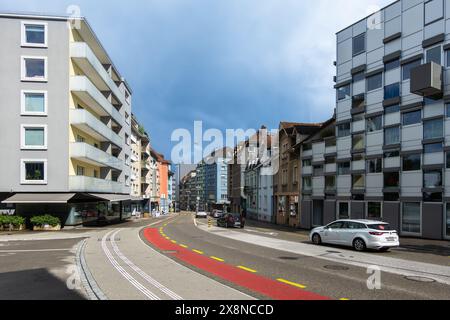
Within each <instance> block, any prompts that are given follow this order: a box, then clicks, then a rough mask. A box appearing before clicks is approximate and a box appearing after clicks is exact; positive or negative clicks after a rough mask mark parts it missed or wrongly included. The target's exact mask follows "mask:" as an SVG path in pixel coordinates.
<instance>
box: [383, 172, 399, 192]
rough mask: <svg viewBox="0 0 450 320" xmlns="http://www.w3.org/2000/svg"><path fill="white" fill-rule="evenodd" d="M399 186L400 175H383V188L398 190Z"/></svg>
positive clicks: (390, 173)
mask: <svg viewBox="0 0 450 320" xmlns="http://www.w3.org/2000/svg"><path fill="white" fill-rule="evenodd" d="M399 186H400V173H398V172H389V173H385V174H384V187H385V188H398V187H399Z"/></svg>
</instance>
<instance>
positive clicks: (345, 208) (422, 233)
mask: <svg viewBox="0 0 450 320" xmlns="http://www.w3.org/2000/svg"><path fill="white" fill-rule="evenodd" d="M449 200H450V199H449ZM301 212H302V214H301V224H300V227H301V228H304V229H311V228H314V227H317V226H323V225H327V224H329V223H331V222H333V221H335V220H338V219H369V220H381V221H385V222H388V223H390V225H391V226H392V228H394V229H395V230H397V231H398V232H399V233H400V235H401V236H411V237H418V238H425V239H433V240H442V239H447V240H450V201H449V202H444V203H440V202H437V203H435V202H423V201H422V199H404V200H402V201H395V202H390V201H381V200H378V201H377V200H376V199H374V200H365V201H353V200H348V199H319V198H312V199H306V200H303V201H302V203H301Z"/></svg>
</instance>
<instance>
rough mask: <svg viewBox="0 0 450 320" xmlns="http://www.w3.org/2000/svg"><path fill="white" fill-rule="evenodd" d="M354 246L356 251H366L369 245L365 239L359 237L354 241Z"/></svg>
mask: <svg viewBox="0 0 450 320" xmlns="http://www.w3.org/2000/svg"><path fill="white" fill-rule="evenodd" d="M353 248H354V249H355V250H356V251H365V250H366V249H367V246H366V243H365V242H364V240H363V239H360V238H358V239H355V240H354V241H353Z"/></svg>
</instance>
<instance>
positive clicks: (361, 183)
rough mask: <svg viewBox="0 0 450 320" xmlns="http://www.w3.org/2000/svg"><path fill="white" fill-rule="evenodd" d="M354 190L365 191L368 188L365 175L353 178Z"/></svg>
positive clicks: (357, 175)
mask: <svg viewBox="0 0 450 320" xmlns="http://www.w3.org/2000/svg"><path fill="white" fill-rule="evenodd" d="M352 186H353V189H364V188H365V187H366V182H365V176H364V175H363V174H356V175H354V176H353V177H352Z"/></svg>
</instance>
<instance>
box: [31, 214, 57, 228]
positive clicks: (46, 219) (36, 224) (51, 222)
mask: <svg viewBox="0 0 450 320" xmlns="http://www.w3.org/2000/svg"><path fill="white" fill-rule="evenodd" d="M30 222H31V224H32V225H33V231H59V230H61V221H60V220H59V218H57V217H54V216H51V215H48V214H46V215H43V216H36V217H33V218H31V219H30Z"/></svg>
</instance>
